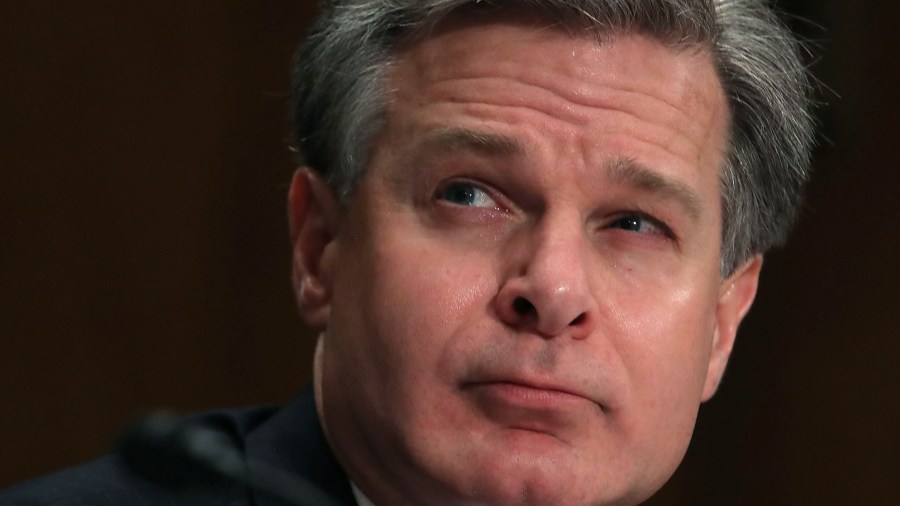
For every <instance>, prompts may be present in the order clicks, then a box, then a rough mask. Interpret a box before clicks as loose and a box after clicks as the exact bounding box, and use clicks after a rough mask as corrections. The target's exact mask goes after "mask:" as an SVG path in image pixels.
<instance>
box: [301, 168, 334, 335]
mask: <svg viewBox="0 0 900 506" xmlns="http://www.w3.org/2000/svg"><path fill="white" fill-rule="evenodd" d="M339 218H340V206H339V205H338V203H337V199H336V198H335V196H334V192H333V191H332V190H331V188H330V187H329V186H328V184H327V183H326V182H325V181H324V180H323V179H322V178H321V177H320V176H319V175H318V174H316V173H315V172H313V171H312V170H310V169H309V168H307V167H303V168H300V169H298V170H297V171H296V172H295V173H294V178H293V180H292V181H291V189H290V192H289V194H288V223H289V225H290V231H291V248H292V252H293V267H292V275H291V279H292V281H293V284H294V294H295V295H296V297H297V306H298V307H299V309H300V315H301V316H302V317H303V319H304V320H305V321H306V323H307V324H308V325H310V326H311V327H313V328H315V329H317V330H322V329H324V328H325V327H326V325H327V324H328V317H329V313H330V309H331V289H332V285H331V284H332V273H333V263H334V240H335V238H336V237H337V228H338V223H339Z"/></svg>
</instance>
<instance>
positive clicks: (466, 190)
mask: <svg viewBox="0 0 900 506" xmlns="http://www.w3.org/2000/svg"><path fill="white" fill-rule="evenodd" d="M437 198H438V199H440V200H445V201H447V202H450V203H452V204H456V205H460V206H469V207H490V208H493V209H498V208H499V207H500V206H499V205H498V204H497V202H496V201H495V200H494V199H492V198H491V196H490V195H488V193H487V192H486V191H484V190H482V189H481V188H479V187H478V185H476V184H474V183H470V182H466V181H455V182H452V183H449V184H447V185H446V186H444V187H443V188H441V189H440V190H438V194H437Z"/></svg>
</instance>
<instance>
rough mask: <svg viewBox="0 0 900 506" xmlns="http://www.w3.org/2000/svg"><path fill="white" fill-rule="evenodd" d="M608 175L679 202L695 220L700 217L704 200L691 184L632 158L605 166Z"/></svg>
mask: <svg viewBox="0 0 900 506" xmlns="http://www.w3.org/2000/svg"><path fill="white" fill-rule="evenodd" d="M604 171H605V173H606V177H608V178H609V179H610V180H611V181H614V182H617V183H621V184H626V185H628V186H633V187H635V188H638V189H641V190H645V191H648V192H651V193H654V194H657V195H660V196H662V197H664V198H666V199H670V200H673V201H675V202H676V203H678V205H680V206H681V207H682V208H683V209H684V210H685V212H687V214H688V215H690V217H691V218H692V219H694V220H697V219H698V218H699V217H700V214H701V212H702V210H703V201H702V200H701V199H700V196H699V195H698V194H697V192H696V191H694V189H692V188H691V187H690V186H688V185H686V184H684V183H682V182H681V181H676V180H674V179H670V178H667V177H665V176H662V175H660V174H659V173H658V172H656V171H654V170H653V169H650V168H648V167H646V166H644V165H642V164H641V163H639V162H637V161H635V160H632V159H618V160H613V161H611V162H609V163H607V164H606V166H605V167H604Z"/></svg>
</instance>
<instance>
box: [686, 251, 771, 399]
mask: <svg viewBox="0 0 900 506" xmlns="http://www.w3.org/2000/svg"><path fill="white" fill-rule="evenodd" d="M762 263H763V262H762V256H761V255H756V256H754V257H753V258H751V259H750V260H748V261H747V262H745V263H744V264H743V265H742V266H740V267H739V268H738V269H737V270H736V271H735V272H734V274H732V275H731V276H730V277H729V278H728V279H726V280H724V281H723V282H722V284H721V285H720V287H719V300H718V305H717V307H716V328H715V334H714V335H713V342H712V349H711V353H710V356H709V366H708V368H707V371H706V382H705V383H704V385H703V393H702V397H701V401H704V402H705V401H707V400H709V399H710V398H711V397H712V396H713V394H715V393H716V389H717V388H718V387H719V383H720V382H721V381H722V376H723V375H724V374H725V366H726V365H727V364H728V357H730V356H731V350H732V348H733V347H734V341H735V337H736V336H737V330H738V326H739V325H740V323H741V320H743V319H744V316H746V315H747V313H748V312H749V311H750V306H751V305H752V304H753V299H754V298H755V297H756V289H757V287H758V286H759V273H760V270H761V269H762Z"/></svg>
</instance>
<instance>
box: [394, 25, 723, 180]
mask: <svg viewBox="0 0 900 506" xmlns="http://www.w3.org/2000/svg"><path fill="white" fill-rule="evenodd" d="M470 14H471V13H467V15H466V16H462V15H460V14H459V13H457V14H454V15H451V16H449V17H447V18H445V19H444V20H442V21H441V22H440V23H438V24H437V25H435V26H434V27H432V29H430V30H429V31H427V32H422V33H419V34H418V36H417V37H414V38H413V37H410V38H408V39H406V40H404V41H403V42H402V43H401V44H400V45H399V46H398V47H397V51H396V59H395V64H394V66H393V67H392V69H391V73H390V74H389V80H390V82H389V88H390V90H391V92H392V102H391V106H390V107H389V110H388V115H387V119H388V125H387V126H388V130H389V129H391V128H393V130H394V133H395V134H397V133H400V135H402V136H404V137H405V138H406V139H410V138H411V137H410V136H416V135H421V134H423V132H427V130H429V129H432V128H435V129H436V128H443V127H444V126H446V125H445V124H444V122H445V120H448V118H451V117H453V118H454V120H459V119H460V118H462V119H464V120H466V121H470V122H471V123H481V124H490V122H491V121H493V120H497V121H498V122H500V123H504V124H510V123H518V124H540V126H541V132H540V133H547V134H550V135H549V137H550V138H552V137H553V134H556V133H562V134H564V135H560V136H557V138H559V139H562V138H569V139H571V138H575V137H577V136H575V135H569V134H571V133H573V132H580V133H581V134H585V133H587V135H582V139H585V138H588V140H587V141H585V142H587V143H590V144H592V146H591V149H594V148H598V146H600V143H601V142H600V140H602V139H613V138H615V136H616V135H618V134H624V135H619V138H625V137H627V138H629V139H630V141H631V144H632V146H631V147H635V146H637V144H643V145H642V146H640V147H638V148H636V151H635V153H634V154H635V155H641V156H635V157H636V158H641V157H644V158H645V159H642V160H639V161H641V162H642V163H643V164H644V165H647V166H650V167H653V166H657V167H658V168H659V169H660V170H663V171H665V170H667V169H676V167H673V165H678V164H680V165H684V166H683V167H677V170H676V172H678V171H680V172H685V170H687V171H688V172H690V170H691V169H693V170H698V169H700V168H707V167H710V166H712V171H713V173H714V174H717V173H718V171H719V169H720V166H721V164H722V160H723V158H724V157H723V153H724V149H725V145H726V138H727V135H728V122H729V114H728V108H727V101H726V99H725V97H724V93H723V91H722V86H721V83H720V81H719V79H718V76H717V74H716V69H715V66H714V64H713V59H712V56H711V55H710V53H709V52H708V51H705V50H703V49H701V48H699V47H691V48H674V47H670V46H666V45H664V44H662V43H660V42H657V41H656V40H653V39H650V38H648V37H644V36H641V35H637V34H626V33H609V34H603V35H602V36H600V35H598V34H597V33H596V32H593V31H582V32H578V31H577V30H576V29H575V28H566V29H563V28H561V27H559V26H557V25H553V24H549V23H548V22H547V21H545V20H543V19H539V18H538V17H536V16H535V15H534V14H530V13H527V12H519V11H514V12H513V11H503V12H502V13H500V14H498V13H485V12H476V13H474V15H470ZM501 14H502V15H501ZM445 113H446V114H445ZM426 118H427V119H426ZM391 123H393V124H391ZM404 123H406V124H407V126H410V128H409V129H406V130H405V131H403V130H404V129H403V128H400V127H402V124H404ZM553 128H556V129H557V130H552V129H553ZM401 131H402V132H401ZM542 137H545V138H546V136H542ZM526 144H527V140H526ZM612 148H615V149H618V148H621V146H616V145H606V146H603V147H602V149H594V151H607V152H610V151H614V150H615V149H612ZM651 151H652V152H653V153H652V156H651V154H650V152H651ZM647 157H649V158H654V157H655V158H657V160H652V159H646V158H647ZM663 158H665V160H663Z"/></svg>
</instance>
